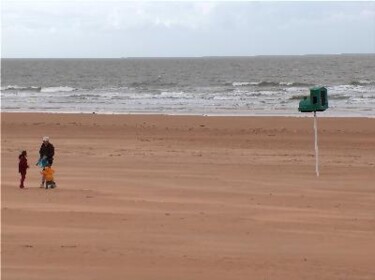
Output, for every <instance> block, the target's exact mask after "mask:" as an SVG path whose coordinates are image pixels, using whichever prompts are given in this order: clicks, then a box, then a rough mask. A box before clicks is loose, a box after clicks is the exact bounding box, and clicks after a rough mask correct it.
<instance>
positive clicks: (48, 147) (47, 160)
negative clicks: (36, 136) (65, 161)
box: [37, 136, 55, 188]
mask: <svg viewBox="0 0 375 280" xmlns="http://www.w3.org/2000/svg"><path fill="white" fill-rule="evenodd" d="M54 155H55V147H54V146H53V145H52V144H51V143H50V142H49V137H48V136H44V137H43V143H42V145H41V146H40V149H39V156H40V157H39V160H38V162H37V165H38V166H39V167H42V168H45V167H47V166H49V167H51V166H52V164H53V157H54ZM44 183H45V179H44V176H42V183H41V184H40V187H41V188H43V187H44Z"/></svg>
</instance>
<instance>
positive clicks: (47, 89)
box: [41, 86, 77, 93]
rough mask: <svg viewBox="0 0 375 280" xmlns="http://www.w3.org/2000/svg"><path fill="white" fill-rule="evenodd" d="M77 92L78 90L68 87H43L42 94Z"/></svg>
mask: <svg viewBox="0 0 375 280" xmlns="http://www.w3.org/2000/svg"><path fill="white" fill-rule="evenodd" d="M76 90H77V89H76V88H72V87H66V86H62V87H42V89H41V92H45V93H53V92H69V91H76Z"/></svg>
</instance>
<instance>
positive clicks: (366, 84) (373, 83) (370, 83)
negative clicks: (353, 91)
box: [350, 80, 375, 86]
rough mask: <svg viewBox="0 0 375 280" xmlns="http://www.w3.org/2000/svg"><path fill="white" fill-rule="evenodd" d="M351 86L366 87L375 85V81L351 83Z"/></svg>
mask: <svg viewBox="0 0 375 280" xmlns="http://www.w3.org/2000/svg"><path fill="white" fill-rule="evenodd" d="M350 85H353V86H360V85H364V86H368V85H375V81H369V80H359V81H351V82H350Z"/></svg>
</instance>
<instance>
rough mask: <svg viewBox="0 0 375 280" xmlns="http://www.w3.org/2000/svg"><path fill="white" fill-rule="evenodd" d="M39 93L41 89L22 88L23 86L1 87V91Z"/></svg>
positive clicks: (32, 87)
mask: <svg viewBox="0 0 375 280" xmlns="http://www.w3.org/2000/svg"><path fill="white" fill-rule="evenodd" d="M7 90H9V91H15V90H16V91H40V90H41V87H34V86H31V87H24V86H17V85H9V86H6V87H1V91H7Z"/></svg>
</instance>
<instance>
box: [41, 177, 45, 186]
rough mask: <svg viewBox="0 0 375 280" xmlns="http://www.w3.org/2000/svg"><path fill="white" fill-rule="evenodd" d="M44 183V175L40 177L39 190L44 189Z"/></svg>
mask: <svg viewBox="0 0 375 280" xmlns="http://www.w3.org/2000/svg"><path fill="white" fill-rule="evenodd" d="M44 182H45V179H44V175H42V183H41V184H40V187H41V188H44Z"/></svg>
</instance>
